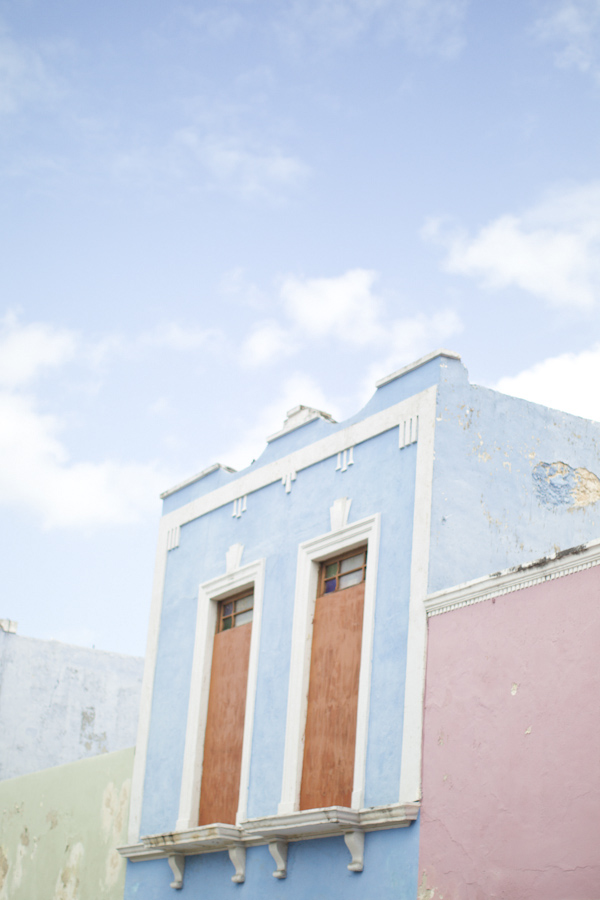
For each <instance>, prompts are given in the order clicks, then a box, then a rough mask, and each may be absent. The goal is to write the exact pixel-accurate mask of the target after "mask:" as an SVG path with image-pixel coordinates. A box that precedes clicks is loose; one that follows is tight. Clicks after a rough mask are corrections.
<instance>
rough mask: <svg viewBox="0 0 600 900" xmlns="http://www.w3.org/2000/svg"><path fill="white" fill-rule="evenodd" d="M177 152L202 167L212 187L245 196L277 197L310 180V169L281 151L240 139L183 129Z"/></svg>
mask: <svg viewBox="0 0 600 900" xmlns="http://www.w3.org/2000/svg"><path fill="white" fill-rule="evenodd" d="M174 150H175V151H178V150H179V151H185V152H186V153H188V154H190V155H191V156H192V157H193V158H194V159H195V160H196V162H197V163H199V164H200V165H201V166H202V168H203V169H204V171H205V173H206V174H207V175H208V177H209V180H210V184H211V186H213V187H219V188H225V189H227V190H230V191H232V192H234V193H238V194H241V195H243V196H247V197H250V196H256V195H267V196H273V195H278V194H279V192H280V191H281V189H282V188H289V187H295V186H297V185H298V184H300V183H301V182H303V181H304V180H305V179H306V177H307V176H308V174H309V172H310V170H309V167H308V166H307V165H306V164H305V163H304V162H302V160H300V159H298V158H297V157H294V156H291V155H289V154H286V153H284V152H283V151H282V150H280V149H279V148H278V147H273V146H266V145H263V144H260V143H257V142H254V141H250V140H245V139H243V138H242V137H241V136H238V137H226V136H222V135H218V134H200V133H198V131H197V130H196V129H194V128H183V129H181V130H180V131H178V132H177V134H176V135H175V139H174Z"/></svg>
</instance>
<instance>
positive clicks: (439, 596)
mask: <svg viewBox="0 0 600 900" xmlns="http://www.w3.org/2000/svg"><path fill="white" fill-rule="evenodd" d="M597 565H600V540H594V541H589V543H587V544H580V545H578V546H577V547H570V548H569V549H568V550H559V551H558V552H557V553H555V554H554V555H553V556H544V557H542V558H541V559H535V560H533V561H532V562H529V563H524V564H523V565H520V566H513V568H511V569H503V570H502V571H501V572H494V574H493V575H486V576H484V577H483V578H476V579H475V580H474V581H467V582H465V583H464V584H459V585H457V586H455V587H451V588H447V589H445V590H442V591H436V592H435V593H434V594H429V596H428V597H426V598H425V609H426V611H427V615H428V616H437V615H440V614H441V613H446V612H451V611H452V610H454V609H460V608H461V607H463V606H470V605H471V604H473V603H480V602H481V601H483V600H490V599H491V598H492V597H500V596H502V595H503V594H510V593H512V592H513V591H520V590H523V588H528V587H532V586H533V585H535V584H540V583H541V582H542V581H551V580H553V579H555V578H563V577H564V576H565V575H572V574H574V573H575V572H581V571H582V570H583V569H591V568H592V567H594V566H597Z"/></svg>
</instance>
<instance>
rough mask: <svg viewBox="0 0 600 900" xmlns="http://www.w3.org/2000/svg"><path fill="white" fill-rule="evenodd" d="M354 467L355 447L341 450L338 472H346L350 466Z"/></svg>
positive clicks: (336, 469)
mask: <svg viewBox="0 0 600 900" xmlns="http://www.w3.org/2000/svg"><path fill="white" fill-rule="evenodd" d="M353 465H354V447H348V449H347V450H340V452H339V453H338V455H337V465H336V467H335V471H336V472H346V471H347V469H348V466H353Z"/></svg>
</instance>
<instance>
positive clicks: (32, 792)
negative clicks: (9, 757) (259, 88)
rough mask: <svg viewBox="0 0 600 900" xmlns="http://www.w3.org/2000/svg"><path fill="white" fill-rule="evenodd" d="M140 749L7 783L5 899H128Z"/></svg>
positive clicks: (1, 849)
mask: <svg viewBox="0 0 600 900" xmlns="http://www.w3.org/2000/svg"><path fill="white" fill-rule="evenodd" d="M132 766H133V749H128V750H120V751H119V752H117V753H108V754H103V755H102V756H97V757H95V758H94V759H85V760H80V761H78V762H75V763H70V764H69V765H65V766H57V767H56V768H52V769H45V770H44V771H43V772H36V773H34V774H33V775H23V776H21V777H20V778H12V779H9V780H8V781H3V782H0V900H121V898H122V897H123V886H124V882H125V861H124V860H123V859H122V857H121V856H120V855H119V853H118V852H117V850H116V848H117V847H118V846H119V845H120V844H123V843H125V842H126V839H127V819H128V812H129V794H130V787H131V769H132Z"/></svg>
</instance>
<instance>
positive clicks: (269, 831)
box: [118, 803, 419, 862]
mask: <svg viewBox="0 0 600 900" xmlns="http://www.w3.org/2000/svg"><path fill="white" fill-rule="evenodd" d="M418 814H419V804H418V803H394V804H391V805H389V806H372V807H369V808H367V809H348V808H347V807H344V806H328V807H324V808H322V809H307V810H301V811H299V812H294V813H289V814H288V815H276V816H262V817H261V818H258V819H246V820H245V821H244V822H241V823H240V825H223V824H220V823H216V824H214V825H205V826H202V827H198V828H190V829H187V830H185V831H171V832H167V833H165V834H149V835H146V836H145V837H143V838H142V839H141V841H140V842H139V843H138V844H129V845H127V846H123V847H119V848H118V850H119V853H120V854H121V856H125V857H127V859H130V860H132V861H133V862H136V861H142V860H148V859H165V858H168V857H169V856H173V854H183V855H185V856H193V855H197V854H201V853H216V852H217V851H219V850H229V849H231V848H233V847H236V846H241V845H243V846H258V845H260V844H269V843H272V842H273V841H276V840H282V841H306V840H312V839H314V838H321V837H334V836H336V835H346V834H348V833H350V832H356V831H360V832H366V831H382V830H384V829H388V828H406V827H407V826H409V825H410V824H411V822H414V821H415V819H416V818H417V816H418Z"/></svg>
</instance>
